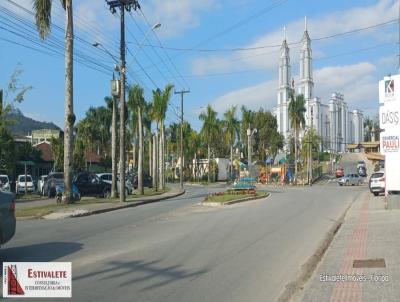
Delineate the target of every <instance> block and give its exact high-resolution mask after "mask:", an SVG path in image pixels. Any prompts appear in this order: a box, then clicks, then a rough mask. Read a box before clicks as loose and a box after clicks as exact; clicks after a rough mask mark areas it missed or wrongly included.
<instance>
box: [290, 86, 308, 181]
mask: <svg viewBox="0 0 400 302" xmlns="http://www.w3.org/2000/svg"><path fill="white" fill-rule="evenodd" d="M289 100H290V102H289V108H288V109H289V121H290V124H291V125H292V128H293V129H294V161H295V183H297V160H298V148H297V144H298V136H299V130H300V129H301V128H302V127H304V125H305V119H304V113H305V112H306V108H305V107H304V104H305V101H304V96H303V95H302V94H300V95H297V96H296V97H294V94H293V93H291V94H290V95H289Z"/></svg>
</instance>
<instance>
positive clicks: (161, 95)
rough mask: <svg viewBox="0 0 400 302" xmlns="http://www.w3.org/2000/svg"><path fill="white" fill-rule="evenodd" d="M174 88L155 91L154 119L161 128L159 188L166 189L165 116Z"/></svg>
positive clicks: (168, 87) (170, 86) (167, 87)
mask: <svg viewBox="0 0 400 302" xmlns="http://www.w3.org/2000/svg"><path fill="white" fill-rule="evenodd" d="M173 88H174V86H173V85H172V84H168V85H167V86H165V88H164V90H163V91H161V90H160V89H157V90H154V91H153V114H152V115H153V118H154V119H155V120H156V122H157V125H159V126H160V129H159V133H160V135H159V139H160V143H159V188H160V189H164V187H165V159H164V154H165V134H164V132H165V129H164V122H165V116H166V113H167V110H168V104H169V102H170V99H171V93H172V89H173Z"/></svg>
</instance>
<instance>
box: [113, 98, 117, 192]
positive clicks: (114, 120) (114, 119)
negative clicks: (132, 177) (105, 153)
mask: <svg viewBox="0 0 400 302" xmlns="http://www.w3.org/2000/svg"><path fill="white" fill-rule="evenodd" d="M112 106H113V107H112V121H111V173H112V183H111V197H112V198H116V197H117V110H118V109H117V98H115V97H114V98H113V102H112Z"/></svg>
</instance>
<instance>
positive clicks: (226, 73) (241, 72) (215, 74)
mask: <svg viewBox="0 0 400 302" xmlns="http://www.w3.org/2000/svg"><path fill="white" fill-rule="evenodd" d="M393 44H395V42H388V43H381V44H377V45H374V46H371V47H366V48H360V49H355V50H351V51H348V52H342V53H338V54H334V55H331V56H327V57H323V58H315V59H313V61H317V62H318V61H324V60H330V59H333V58H337V57H341V56H346V55H351V54H356V53H361V52H364V51H368V50H372V49H376V48H379V47H383V46H386V45H393ZM267 54H271V53H267ZM263 55H265V54H263ZM246 58H249V57H246ZM231 61H238V60H231ZM231 61H229V62H231ZM298 64H299V63H296V64H293V65H292V66H294V65H298ZM257 71H265V68H255V69H247V70H240V71H232V72H220V73H208V74H189V75H185V76H186V77H210V76H224V75H236V74H243V73H250V72H257Z"/></svg>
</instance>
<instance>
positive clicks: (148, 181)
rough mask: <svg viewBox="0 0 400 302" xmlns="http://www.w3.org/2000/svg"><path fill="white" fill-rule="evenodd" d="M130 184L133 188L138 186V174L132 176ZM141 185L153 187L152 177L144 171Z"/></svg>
mask: <svg viewBox="0 0 400 302" xmlns="http://www.w3.org/2000/svg"><path fill="white" fill-rule="evenodd" d="M132 185H133V188H134V189H135V190H136V189H137V187H138V175H133V176H132ZM143 186H144V187H148V188H152V187H153V178H152V177H151V176H150V175H148V174H146V173H143Z"/></svg>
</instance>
